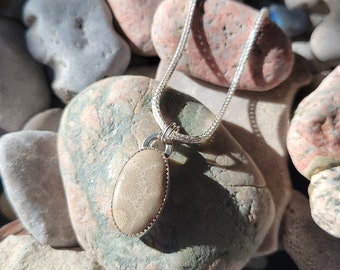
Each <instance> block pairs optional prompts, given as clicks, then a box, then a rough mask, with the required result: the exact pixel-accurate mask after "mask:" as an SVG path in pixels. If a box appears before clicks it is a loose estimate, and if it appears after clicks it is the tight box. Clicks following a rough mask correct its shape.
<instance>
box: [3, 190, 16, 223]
mask: <svg viewBox="0 0 340 270" xmlns="http://www.w3.org/2000/svg"><path fill="white" fill-rule="evenodd" d="M0 214H2V215H3V216H4V217H5V218H7V219H8V220H14V219H16V218H17V217H16V215H15V213H14V211H13V209H12V206H11V205H10V204H9V202H8V199H7V197H6V195H5V193H2V194H1V195H0Z"/></svg>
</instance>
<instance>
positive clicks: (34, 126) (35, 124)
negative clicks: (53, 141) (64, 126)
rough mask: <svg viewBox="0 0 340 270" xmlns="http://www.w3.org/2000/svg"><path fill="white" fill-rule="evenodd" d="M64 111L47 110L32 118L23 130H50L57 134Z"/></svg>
mask: <svg viewBox="0 0 340 270" xmlns="http://www.w3.org/2000/svg"><path fill="white" fill-rule="evenodd" d="M62 113H63V109H61V108H53V109H48V110H45V111H43V112H41V113H38V114H36V115H34V116H33V117H32V118H30V119H29V120H28V121H27V123H26V124H25V125H24V127H23V128H22V129H23V130H48V131H54V132H57V131H58V128H59V121H60V117H61V114H62Z"/></svg>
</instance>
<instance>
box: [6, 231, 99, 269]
mask: <svg viewBox="0 0 340 270" xmlns="http://www.w3.org/2000/svg"><path fill="white" fill-rule="evenodd" d="M0 268H1V269H7V270H10V269H25V270H38V269H45V270H48V269H58V270H69V269H72V270H103V268H102V267H101V266H100V265H99V264H98V263H97V262H96V260H95V259H94V258H93V256H92V255H91V254H89V253H87V252H85V251H80V250H67V249H60V250H58V249H53V248H51V247H50V246H47V245H41V244H39V243H38V242H37V241H36V240H35V239H34V238H33V237H32V236H30V235H25V236H13V235H12V236H8V237H7V238H6V239H5V240H3V241H2V242H0Z"/></svg>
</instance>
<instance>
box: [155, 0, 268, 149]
mask: <svg viewBox="0 0 340 270" xmlns="http://www.w3.org/2000/svg"><path fill="white" fill-rule="evenodd" d="M196 3H197V0H192V1H191V3H190V7H189V12H188V15H187V17H186V20H185V23H184V28H183V32H182V35H181V38H180V41H179V43H178V46H177V49H176V51H175V54H174V56H173V58H172V60H171V62H170V64H169V67H168V69H167V70H166V72H165V74H164V76H163V78H162V79H161V81H160V83H159V85H158V87H157V89H156V90H155V93H154V95H153V98H152V112H153V115H154V118H155V120H156V122H157V124H158V125H159V127H160V128H161V130H162V133H163V137H165V136H166V133H168V134H169V136H168V138H165V139H166V140H167V141H178V142H182V143H195V144H198V143H203V142H205V141H207V140H208V139H209V138H210V137H211V136H212V135H213V133H214V132H215V130H216V129H217V127H218V126H219V124H220V123H221V121H222V118H223V115H224V113H225V111H226V109H227V107H228V105H229V102H230V100H231V98H232V96H233V95H234V93H235V91H236V88H237V85H238V83H239V81H240V78H241V75H242V72H243V69H244V67H245V65H246V63H247V60H248V57H249V54H250V52H251V50H252V49H253V46H254V43H255V41H256V38H257V36H258V33H259V30H260V28H261V24H262V22H263V19H264V18H265V17H267V16H268V11H267V9H265V8H263V9H261V11H260V13H259V15H258V17H257V19H256V22H255V25H254V27H253V29H252V31H251V32H250V35H249V37H248V40H247V42H246V44H245V46H244V48H243V51H242V55H241V58H240V60H239V63H238V66H237V68H236V71H235V74H234V77H233V79H232V82H231V84H230V87H229V89H228V91H227V96H226V98H225V99H224V102H223V105H222V107H221V110H220V112H219V113H218V115H217V116H216V118H215V120H214V121H213V122H212V124H211V125H210V127H209V128H207V129H206V130H205V131H204V132H203V133H202V134H201V135H196V136H191V135H186V134H182V133H179V127H178V126H176V125H175V126H174V124H173V123H171V124H170V125H168V124H167V123H165V121H164V119H163V118H162V114H161V109H160V99H161V96H162V93H163V91H164V89H165V87H166V85H167V84H168V82H169V80H170V78H171V75H172V74H173V72H174V70H175V68H176V66H177V63H178V61H179V59H180V58H181V56H182V52H183V49H184V46H185V44H186V42H187V39H188V36H189V33H190V26H191V22H192V18H193V16H194V11H195V7H196ZM171 125H172V126H174V127H173V130H171V132H168V131H169V127H170V126H171Z"/></svg>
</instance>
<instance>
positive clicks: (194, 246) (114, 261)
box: [58, 76, 274, 270]
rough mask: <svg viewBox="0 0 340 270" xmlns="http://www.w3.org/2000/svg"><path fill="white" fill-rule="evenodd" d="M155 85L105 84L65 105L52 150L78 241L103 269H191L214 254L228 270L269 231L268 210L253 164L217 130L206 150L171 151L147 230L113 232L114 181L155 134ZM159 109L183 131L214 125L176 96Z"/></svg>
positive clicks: (127, 80)
mask: <svg viewBox="0 0 340 270" xmlns="http://www.w3.org/2000/svg"><path fill="white" fill-rule="evenodd" d="M157 84H158V83H157V82H156V81H154V80H152V79H149V78H146V77H138V76H120V77H114V78H110V79H106V80H102V81H100V82H97V83H96V84H93V85H92V86H90V87H89V88H87V89H86V90H85V91H83V92H82V93H81V94H79V95H78V96H77V97H75V98H74V99H73V100H72V102H71V103H70V104H69V105H68V106H67V108H66V109H65V112H64V114H63V117H62V121H61V124H60V129H59V142H58V150H59V151H58V153H59V160H60V166H61V172H62V176H63V183H64V185H65V190H66V194H67V199H68V205H69V209H70V216H71V220H72V224H73V227H74V229H75V232H76V234H77V237H78V240H79V242H80V244H81V245H82V246H83V248H85V249H86V250H88V251H90V252H91V253H93V254H95V255H96V256H97V258H98V260H99V262H100V263H102V264H103V265H104V266H105V267H106V268H107V269H162V270H167V269H168V270H172V269H195V270H196V269H205V268H206V267H209V266H210V264H212V263H213V262H214V261H215V260H217V259H218V258H220V257H223V261H222V262H221V263H222V264H223V265H225V266H226V267H227V268H228V269H240V268H242V267H243V266H244V265H245V264H246V263H247V261H248V260H249V259H250V257H251V256H253V254H254V253H255V251H256V249H257V248H258V246H259V244H260V243H261V242H262V240H263V238H264V236H265V235H266V233H267V231H268V229H269V227H270V225H271V223H272V220H273V217H274V209H273V207H274V206H273V202H272V199H271V195H270V192H269V191H268V189H267V188H266V187H265V185H264V180H263V178H262V175H261V174H260V172H259V171H258V169H257V167H256V166H255V164H254V163H253V161H252V159H251V158H250V157H249V155H248V154H247V153H246V152H245V151H244V150H243V149H242V148H241V147H240V145H239V144H238V143H237V142H236V140H235V139H234V138H233V137H232V136H231V135H230V134H229V133H228V131H227V130H226V129H225V128H224V127H223V126H222V125H221V126H220V128H219V129H218V130H217V131H216V133H215V134H214V136H213V139H212V140H211V141H209V143H207V144H203V145H180V146H177V147H176V148H175V151H174V152H173V154H172V155H171V156H170V159H169V166H170V190H169V196H168V199H167V201H166V203H165V206H164V208H163V211H162V213H161V215H160V217H159V218H158V220H157V221H156V223H155V224H154V226H153V227H152V229H151V230H150V231H149V232H148V233H146V234H145V235H143V236H142V237H141V238H138V237H126V236H125V235H123V234H121V233H119V231H118V230H117V229H116V227H115V226H114V222H113V219H112V214H111V200H112V194H113V187H114V185H115V182H116V178H117V176H118V174H119V172H120V171H121V169H122V166H123V165H124V163H125V162H126V161H127V160H128V158H129V156H131V155H132V154H134V152H136V151H137V150H138V149H139V146H140V145H141V143H142V142H143V140H144V139H145V138H146V136H148V135H150V134H151V133H153V132H156V131H157V130H158V127H157V124H156V122H155V120H154V118H153V115H152V112H151V96H152V92H153V91H154V89H155V87H156V86H157ZM161 108H162V111H163V112H166V119H167V121H169V122H173V121H176V122H177V123H180V125H181V126H182V127H183V129H184V132H188V133H189V134H199V133H201V132H203V131H204V130H205V129H206V128H207V127H208V126H209V125H210V124H211V121H212V119H213V115H212V114H211V113H210V112H209V111H208V110H207V108H205V107H204V106H203V105H201V104H199V103H198V102H197V101H195V100H194V99H191V98H190V97H189V96H187V95H184V94H180V93H179V92H176V91H173V90H168V91H166V92H165V94H164V96H163V99H162V101H161ZM142 166H150V164H143V165H142Z"/></svg>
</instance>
